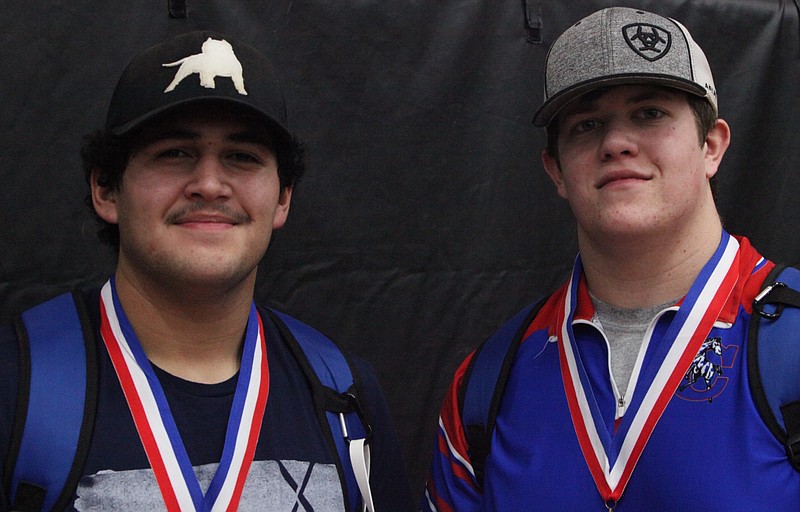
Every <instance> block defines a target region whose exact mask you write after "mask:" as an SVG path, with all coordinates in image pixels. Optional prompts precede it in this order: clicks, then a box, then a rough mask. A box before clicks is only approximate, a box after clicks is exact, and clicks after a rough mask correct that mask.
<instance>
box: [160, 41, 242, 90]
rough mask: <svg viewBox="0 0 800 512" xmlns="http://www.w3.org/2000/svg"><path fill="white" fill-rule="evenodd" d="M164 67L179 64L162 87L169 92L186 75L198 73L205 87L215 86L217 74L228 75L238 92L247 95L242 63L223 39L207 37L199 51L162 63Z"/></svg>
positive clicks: (201, 83) (212, 87) (211, 87)
mask: <svg viewBox="0 0 800 512" xmlns="http://www.w3.org/2000/svg"><path fill="white" fill-rule="evenodd" d="M162 66H164V67H165V68H171V67H175V66H180V67H179V68H178V72H177V73H176V74H175V78H174V79H173V80H172V82H171V83H170V84H169V85H168V86H167V88H166V89H164V92H170V91H172V90H174V89H175V87H176V86H177V85H178V84H179V83H180V82H181V81H182V80H183V79H184V78H186V77H187V76H189V75H193V74H195V73H197V74H198V75H200V85H201V86H203V87H205V88H207V89H214V88H216V83H215V81H214V79H215V78H216V77H218V76H222V77H229V78H230V79H231V80H233V85H234V87H236V91H237V92H238V93H239V94H242V95H245V96H246V95H247V91H246V90H245V88H244V78H243V77H242V63H241V62H239V59H238V58H237V57H236V54H235V53H233V47H232V46H231V44H230V43H229V42H228V41H225V40H224V39H212V38H210V37H209V38H208V39H206V40H205V42H204V43H203V46H202V49H201V51H200V53H196V54H194V55H189V56H188V57H184V58H182V59H181V60H178V61H175V62H169V63H167V64H162Z"/></svg>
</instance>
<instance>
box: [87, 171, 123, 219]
mask: <svg viewBox="0 0 800 512" xmlns="http://www.w3.org/2000/svg"><path fill="white" fill-rule="evenodd" d="M99 173H100V170H99V169H98V168H96V167H95V168H94V169H92V175H91V177H90V178H89V186H90V187H91V191H92V204H93V205H94V211H95V212H97V216H98V217H100V218H101V219H103V220H104V221H106V222H108V223H109V224H117V222H118V221H117V219H118V217H117V191H116V190H113V189H112V188H111V187H103V186H101V185H99V184H98V183H97V178H98V175H99Z"/></svg>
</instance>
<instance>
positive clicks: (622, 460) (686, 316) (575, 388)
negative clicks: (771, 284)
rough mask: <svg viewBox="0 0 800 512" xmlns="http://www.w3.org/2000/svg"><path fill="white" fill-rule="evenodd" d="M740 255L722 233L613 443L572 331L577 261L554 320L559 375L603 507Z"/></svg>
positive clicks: (723, 294) (622, 480) (613, 496)
mask: <svg viewBox="0 0 800 512" xmlns="http://www.w3.org/2000/svg"><path fill="white" fill-rule="evenodd" d="M738 251H739V242H738V241H737V240H736V239H735V238H733V237H731V236H730V235H728V233H726V232H724V231H723V233H722V240H721V242H720V244H719V246H718V248H717V250H716V252H715V253H714V255H713V256H712V257H711V259H710V260H709V261H708V262H707V263H706V265H705V266H704V267H703V269H702V270H701V271H700V274H699V275H698V277H697V279H696V280H695V282H694V284H693V285H692V287H691V289H690V290H689V293H687V294H686V297H685V298H684V300H683V303H682V304H681V306H680V308H679V309H678V311H677V312H676V314H675V317H674V318H673V319H672V322H671V323H670V325H669V328H668V329H667V331H666V333H665V334H664V337H663V339H662V340H661V343H660V344H659V346H660V347H664V351H663V353H662V354H661V356H662V357H663V359H662V361H661V363H660V365H659V366H658V367H657V371H656V372H655V375H654V376H653V378H652V381H651V383H650V385H649V387H648V388H647V389H646V390H645V392H641V391H639V390H636V391H635V392H634V395H633V400H632V401H631V404H630V406H629V408H628V411H627V413H626V415H625V416H624V417H623V418H622V424H621V425H620V429H619V430H618V431H617V433H616V435H615V436H614V438H612V437H611V435H610V434H609V433H608V430H607V429H606V427H605V424H604V422H603V418H602V415H601V414H600V409H599V407H598V405H597V403H596V401H595V399H594V394H593V393H592V391H591V387H590V384H589V380H588V375H587V373H586V370H585V369H584V366H583V363H582V362H581V358H580V354H579V352H578V347H577V344H576V341H575V336H574V333H573V331H572V322H573V316H574V314H575V309H576V306H577V296H578V283H579V281H580V276H581V274H582V272H583V266H582V263H581V260H580V257H578V259H577V260H576V262H575V267H574V269H573V273H572V277H571V279H570V281H569V283H568V285H567V292H566V294H565V297H564V307H563V309H562V313H561V314H560V315H559V319H558V321H559V326H560V328H559V333H558V341H559V343H558V346H559V359H560V361H561V376H562V380H563V381H564V390H565V392H566V395H567V401H568V403H569V408H570V415H571V416H572V424H573V426H574V427H575V432H576V434H577V437H578V441H579V443H580V446H581V451H582V452H583V456H584V458H585V459H586V463H587V465H588V467H589V470H590V472H591V474H592V477H593V478H594V481H595V484H596V485H597V488H598V490H599V491H600V495H601V496H602V497H603V500H604V501H605V502H606V503H607V504H608V503H615V502H616V501H618V500H619V498H620V497H621V496H622V493H623V491H624V490H625V486H626V485H627V484H628V480H629V479H630V477H631V474H632V473H633V469H634V467H635V466H636V463H637V461H638V460H639V457H640V456H641V454H642V452H643V450H644V447H645V445H646V444H647V441H648V439H649V438H650V435H651V434H652V432H653V430H654V429H655V426H656V423H657V422H658V420H659V418H660V417H661V415H662V414H663V412H664V410H665V409H666V407H667V405H668V403H669V401H670V399H671V398H672V396H673V395H674V394H675V391H676V390H677V388H678V386H679V385H680V382H681V380H682V379H683V376H684V375H685V373H686V370H687V369H688V368H689V366H690V364H691V362H692V359H693V358H694V357H695V356H696V355H697V352H698V351H699V350H700V346H701V345H702V343H703V341H705V339H706V338H707V336H708V333H709V332H710V331H711V329H712V327H713V326H714V322H715V321H716V319H717V318H718V316H719V313H720V312H721V311H722V308H723V307H724V305H725V303H726V301H727V299H728V297H729V296H730V294H731V292H732V291H733V288H734V286H735V285H736V282H737V280H738V265H737V262H738V259H739V254H738ZM562 315H563V316H562ZM640 378H641V376H640ZM631 418H632V419H631Z"/></svg>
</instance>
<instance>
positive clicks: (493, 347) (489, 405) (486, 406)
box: [459, 297, 547, 485]
mask: <svg viewBox="0 0 800 512" xmlns="http://www.w3.org/2000/svg"><path fill="white" fill-rule="evenodd" d="M546 301H547V297H543V298H542V299H540V300H539V301H537V302H535V303H533V304H530V305H528V306H527V307H525V308H524V309H523V310H522V311H520V312H519V313H517V314H516V315H514V317H513V318H511V319H510V320H508V321H507V322H506V323H505V324H503V326H502V327H500V329H498V330H497V331H496V332H495V333H494V334H492V335H491V336H490V337H489V338H488V339H487V340H486V341H484V342H483V344H482V345H481V346H480V347H478V349H477V350H476V351H475V355H474V356H473V357H472V361H471V362H470V364H469V366H468V368H467V371H466V373H465V375H464V381H465V382H466V385H462V386H461V389H460V390H459V393H460V394H461V395H462V396H460V397H459V400H460V402H461V403H460V409H461V423H462V424H463V425H464V432H465V434H466V437H467V445H468V452H469V457H470V462H471V463H472V470H473V472H474V474H475V479H476V480H477V481H478V483H479V484H480V485H483V471H484V467H485V464H486V458H487V457H488V456H489V451H490V449H491V444H492V432H493V431H494V426H495V422H496V421H497V412H498V411H499V409H500V401H501V400H502V397H503V393H504V391H505V387H506V381H507V380H508V373H509V372H510V371H511V365H512V364H513V362H514V357H515V356H516V354H517V349H518V348H519V345H520V342H521V341H522V336H523V335H524V334H525V331H526V330H527V328H528V326H529V325H530V324H531V322H533V319H534V318H536V315H537V314H538V313H539V310H540V309H541V308H542V305H544V303H545V302H546Z"/></svg>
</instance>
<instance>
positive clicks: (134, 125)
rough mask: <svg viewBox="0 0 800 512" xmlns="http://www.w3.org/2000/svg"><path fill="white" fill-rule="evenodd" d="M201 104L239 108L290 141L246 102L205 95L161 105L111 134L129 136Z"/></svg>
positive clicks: (283, 129) (279, 125) (277, 124)
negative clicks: (152, 122) (262, 121)
mask: <svg viewBox="0 0 800 512" xmlns="http://www.w3.org/2000/svg"><path fill="white" fill-rule="evenodd" d="M203 103H218V104H229V105H231V106H234V107H236V108H240V109H242V110H243V111H247V112H251V113H253V114H255V115H256V116H257V117H259V118H261V119H263V120H264V122H265V123H266V124H267V126H268V127H269V128H270V131H271V132H274V133H276V134H277V135H278V136H280V137H281V138H282V139H285V140H289V139H291V137H292V135H291V133H290V132H289V130H288V129H287V128H286V127H285V126H284V125H283V124H282V123H280V122H279V121H277V120H276V119H275V118H273V117H272V116H270V115H268V114H266V113H265V112H262V111H261V110H259V109H257V108H254V107H253V105H252V104H251V103H248V102H246V101H238V100H237V99H235V98H232V97H230V96H214V95H206V96H201V97H195V98H186V99H183V100H178V101H176V102H174V103H170V104H169V105H163V106H161V107H159V108H156V109H153V110H151V111H149V112H147V113H145V114H143V115H141V116H139V117H137V118H135V119H132V120H130V121H128V122H127V123H125V124H122V125H120V126H115V127H114V128H111V133H113V134H114V135H116V136H118V137H124V136H125V135H129V134H130V133H131V132H134V131H136V129H138V128H140V127H141V126H143V125H144V124H146V123H148V122H150V121H152V120H153V119H156V118H157V117H160V116H161V115H163V114H166V113H168V112H170V111H172V110H175V109H178V108H181V107H187V106H189V105H197V104H203Z"/></svg>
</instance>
